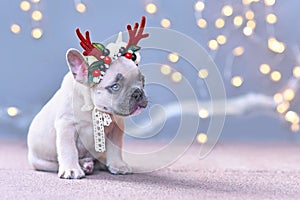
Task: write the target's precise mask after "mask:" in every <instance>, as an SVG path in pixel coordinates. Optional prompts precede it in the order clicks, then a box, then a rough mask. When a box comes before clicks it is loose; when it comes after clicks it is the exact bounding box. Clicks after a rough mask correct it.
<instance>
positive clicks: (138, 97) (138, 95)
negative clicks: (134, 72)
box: [131, 88, 144, 102]
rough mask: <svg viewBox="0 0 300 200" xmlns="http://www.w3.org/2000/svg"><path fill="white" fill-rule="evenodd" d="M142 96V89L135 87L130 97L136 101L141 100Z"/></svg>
mask: <svg viewBox="0 0 300 200" xmlns="http://www.w3.org/2000/svg"><path fill="white" fill-rule="evenodd" d="M143 96H144V91H143V90H141V89H139V88H137V89H135V90H134V92H133V93H132V95H131V97H132V98H133V99H135V101H136V102H139V101H141V100H142V99H143Z"/></svg>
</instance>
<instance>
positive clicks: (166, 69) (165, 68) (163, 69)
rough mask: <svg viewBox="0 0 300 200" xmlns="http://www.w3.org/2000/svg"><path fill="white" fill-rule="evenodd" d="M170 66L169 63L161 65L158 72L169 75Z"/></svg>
mask: <svg viewBox="0 0 300 200" xmlns="http://www.w3.org/2000/svg"><path fill="white" fill-rule="evenodd" d="M171 71H172V70H171V67H170V66H169V65H162V66H161V67H160V72H161V73H162V74H163V75H169V74H170V73H171Z"/></svg>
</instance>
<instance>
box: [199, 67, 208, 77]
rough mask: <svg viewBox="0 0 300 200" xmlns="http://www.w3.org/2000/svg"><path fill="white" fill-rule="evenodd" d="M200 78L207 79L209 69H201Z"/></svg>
mask: <svg viewBox="0 0 300 200" xmlns="http://www.w3.org/2000/svg"><path fill="white" fill-rule="evenodd" d="M198 76H199V77H200V78H202V79H205V78H207V77H208V70H207V69H200V70H199V72H198Z"/></svg>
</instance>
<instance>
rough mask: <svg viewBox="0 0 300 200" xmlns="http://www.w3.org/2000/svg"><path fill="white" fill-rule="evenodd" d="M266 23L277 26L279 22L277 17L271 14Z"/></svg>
mask: <svg viewBox="0 0 300 200" xmlns="http://www.w3.org/2000/svg"><path fill="white" fill-rule="evenodd" d="M266 21H267V22H268V23H269V24H275V23H276V22H277V16H276V15H275V14H273V13H271V14H268V15H267V16H266Z"/></svg>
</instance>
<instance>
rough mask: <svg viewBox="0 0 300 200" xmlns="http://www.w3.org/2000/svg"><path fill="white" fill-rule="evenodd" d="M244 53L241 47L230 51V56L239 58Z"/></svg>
mask: <svg viewBox="0 0 300 200" xmlns="http://www.w3.org/2000/svg"><path fill="white" fill-rule="evenodd" d="M244 52H245V50H244V47H242V46H238V47H236V48H234V49H233V50H232V54H233V55H234V56H241V55H243V54H244Z"/></svg>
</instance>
